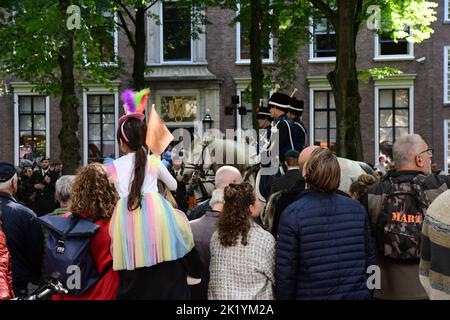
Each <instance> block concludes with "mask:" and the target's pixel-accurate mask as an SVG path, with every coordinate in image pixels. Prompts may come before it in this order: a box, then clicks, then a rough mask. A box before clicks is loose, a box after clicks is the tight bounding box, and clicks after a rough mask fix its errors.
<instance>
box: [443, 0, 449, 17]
mask: <svg viewBox="0 0 450 320" xmlns="http://www.w3.org/2000/svg"><path fill="white" fill-rule="evenodd" d="M444 2H445V5H444V22H446V23H450V0H444Z"/></svg>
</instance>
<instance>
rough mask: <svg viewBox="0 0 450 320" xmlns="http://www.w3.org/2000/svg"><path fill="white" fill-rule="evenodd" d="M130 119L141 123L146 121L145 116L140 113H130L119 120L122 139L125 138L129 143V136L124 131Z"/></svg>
mask: <svg viewBox="0 0 450 320" xmlns="http://www.w3.org/2000/svg"><path fill="white" fill-rule="evenodd" d="M130 118H134V119H138V120H139V121H144V119H145V115H144V114H143V113H140V112H133V113H128V114H126V115H123V116H121V117H120V118H119V123H121V125H120V132H121V133H122V137H124V139H125V141H126V142H129V140H128V137H127V135H126V134H125V131H124V130H123V125H124V124H125V122H126V121H127V120H128V119H130Z"/></svg>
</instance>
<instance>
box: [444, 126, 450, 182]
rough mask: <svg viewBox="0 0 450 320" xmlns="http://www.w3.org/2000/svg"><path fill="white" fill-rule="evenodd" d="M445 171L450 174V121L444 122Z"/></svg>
mask: <svg viewBox="0 0 450 320" xmlns="http://www.w3.org/2000/svg"><path fill="white" fill-rule="evenodd" d="M444 170H445V173H446V174H449V173H450V120H444Z"/></svg>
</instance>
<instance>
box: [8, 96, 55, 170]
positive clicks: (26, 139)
mask: <svg viewBox="0 0 450 320" xmlns="http://www.w3.org/2000/svg"><path fill="white" fill-rule="evenodd" d="M15 99H16V111H15V113H16V126H15V128H16V130H15V131H16V138H15V142H16V147H15V150H16V153H17V154H16V157H15V159H16V164H32V163H33V162H35V161H39V158H42V157H44V156H50V155H49V151H50V148H49V142H50V141H49V138H50V135H49V132H48V131H49V125H48V124H49V118H48V116H49V115H48V111H49V110H48V109H49V98H48V97H45V96H40V95H32V94H30V95H28V94H24V95H17V94H16V96H15Z"/></svg>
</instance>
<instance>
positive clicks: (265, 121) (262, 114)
mask: <svg viewBox="0 0 450 320" xmlns="http://www.w3.org/2000/svg"><path fill="white" fill-rule="evenodd" d="M256 121H258V125H259V128H260V131H259V140H258V145H257V150H256V152H257V153H258V154H259V153H260V151H262V150H268V149H269V146H270V135H271V133H272V121H273V118H272V115H271V114H270V109H269V108H267V107H264V106H261V107H260V108H259V109H258V113H257V114H256Z"/></svg>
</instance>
